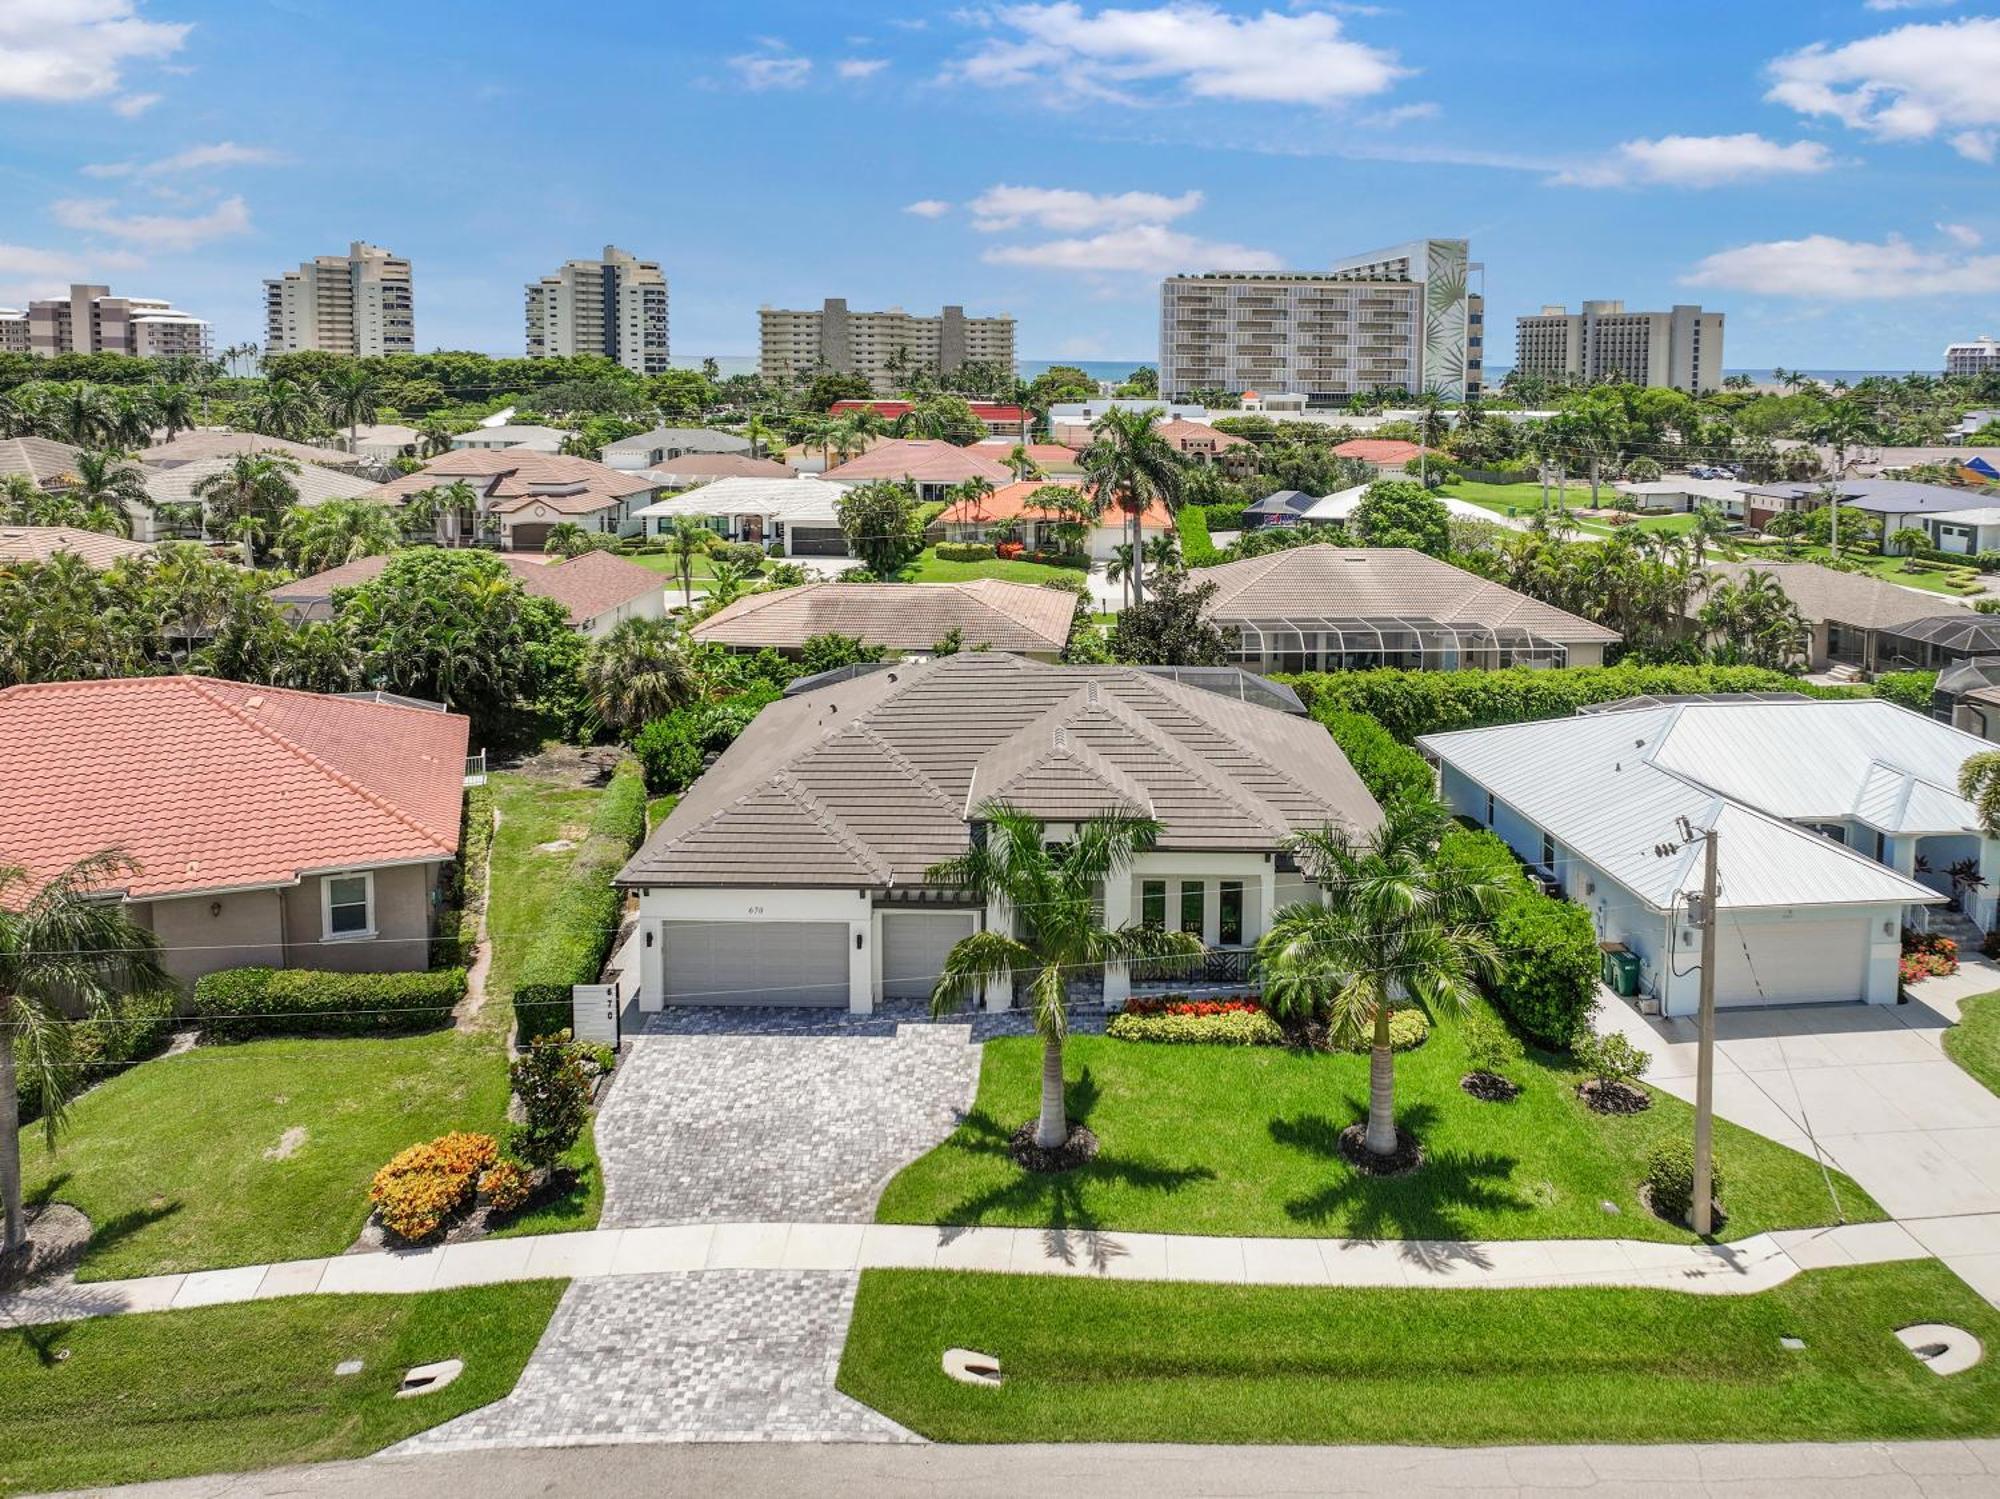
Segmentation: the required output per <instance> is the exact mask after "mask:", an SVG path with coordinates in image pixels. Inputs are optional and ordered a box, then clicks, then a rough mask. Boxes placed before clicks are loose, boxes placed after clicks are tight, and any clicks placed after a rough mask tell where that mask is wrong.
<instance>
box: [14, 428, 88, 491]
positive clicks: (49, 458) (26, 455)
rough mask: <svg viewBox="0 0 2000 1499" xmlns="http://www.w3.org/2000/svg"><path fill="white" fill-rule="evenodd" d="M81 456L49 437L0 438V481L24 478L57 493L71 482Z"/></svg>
mask: <svg viewBox="0 0 2000 1499" xmlns="http://www.w3.org/2000/svg"><path fill="white" fill-rule="evenodd" d="M82 452H83V449H82V448H79V447H74V446H72V445H71V444H69V443H66V442H56V441H55V440H54V439H52V438H48V437H0V479H5V478H7V477H8V476H9V475H11V474H26V475H27V476H28V477H29V478H30V479H33V480H34V481H35V485H36V487H37V488H40V489H60V488H62V487H63V486H64V485H65V484H66V483H68V482H69V481H71V480H72V479H74V477H75V475H76V460H77V457H78V456H79V455H80V454H81V453H82Z"/></svg>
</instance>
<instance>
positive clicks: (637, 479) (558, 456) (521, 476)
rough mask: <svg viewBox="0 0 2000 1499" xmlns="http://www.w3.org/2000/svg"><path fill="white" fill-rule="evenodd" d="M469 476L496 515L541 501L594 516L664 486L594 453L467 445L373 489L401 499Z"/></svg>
mask: <svg viewBox="0 0 2000 1499" xmlns="http://www.w3.org/2000/svg"><path fill="white" fill-rule="evenodd" d="M454 479H464V480H465V481H466V482H467V483H469V484H470V485H471V486H472V487H473V488H474V489H475V490H477V491H478V492H479V494H480V495H481V496H482V497H483V498H485V499H486V500H487V501H489V504H488V508H489V509H491V510H492V511H493V512H495V513H496V514H500V515H505V514H508V513H510V512H512V511H515V510H519V509H522V508H523V507H525V506H527V505H530V504H533V503H536V502H540V503H542V504H545V505H547V506H548V507H549V508H550V509H551V510H554V511H556V512H558V513H559V514H562V515H590V514H592V513H593V512H595V511H599V510H607V509H609V508H610V507H611V506H613V505H615V504H617V503H618V501H620V500H622V499H624V498H625V497H626V496H627V495H634V494H644V493H648V492H650V491H652V490H654V489H657V488H659V484H658V482H657V481H656V480H654V479H651V478H649V477H648V476H647V475H645V474H642V473H637V474H635V473H628V472H622V471H620V470H618V469H615V468H606V467H605V466H604V465H603V464H601V463H593V462H592V461H591V460H590V459H588V458H572V457H570V456H569V455H567V454H564V453H535V452H530V451H528V450H527V449H524V448H491V449H488V448H466V449H464V450H462V451H459V452H453V453H442V454H439V455H438V456H437V457H436V458H432V459H430V460H428V461H427V462H426V463H425V464H424V466H423V467H422V468H420V469H418V470H417V471H416V472H415V473H409V474H404V475H402V476H401V477H400V478H396V479H392V480H390V481H389V482H388V483H387V484H384V485H382V486H381V488H379V489H376V490H373V491H371V492H370V497H371V498H379V499H382V500H385V501H389V502H391V503H394V504H401V503H402V502H403V501H404V500H405V499H406V498H408V497H409V496H410V495H413V494H415V493H417V492H418V491H419V490H424V489H431V488H435V487H437V486H440V485H445V484H449V483H451V482H452V480H454Z"/></svg>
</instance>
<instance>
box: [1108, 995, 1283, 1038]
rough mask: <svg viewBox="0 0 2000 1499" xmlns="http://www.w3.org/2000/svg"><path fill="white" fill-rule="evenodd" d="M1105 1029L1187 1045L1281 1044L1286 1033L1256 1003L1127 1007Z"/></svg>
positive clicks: (1123, 1035)
mask: <svg viewBox="0 0 2000 1499" xmlns="http://www.w3.org/2000/svg"><path fill="white" fill-rule="evenodd" d="M1104 1033H1105V1034H1106V1035H1108V1036H1111V1037H1113V1038H1114V1039H1116V1040H1119V1041H1164V1042H1169V1043H1173V1044H1178V1045H1185V1046H1280V1045H1283V1044H1284V1040H1285V1033H1284V1032H1283V1031H1282V1030H1280V1029H1279V1028H1278V1022H1277V1021H1275V1020H1273V1019H1272V1018H1271V1017H1270V1016H1269V1015H1266V1014H1265V1013H1264V1012H1263V1011H1262V1010H1260V1009H1258V1008H1256V1007H1255V1006H1254V1005H1245V1006H1240V1007H1238V1008H1235V1009H1222V1008H1217V1009H1214V1010H1211V1011H1209V1012H1207V1013H1203V1014H1195V1013H1180V1012H1167V1013H1161V1012H1159V1011H1152V1012H1134V1011H1131V1010H1127V1011H1125V1012H1124V1013H1123V1014H1120V1015H1116V1016H1113V1017H1112V1020H1111V1024H1109V1025H1107V1026H1106V1027H1105V1028H1104Z"/></svg>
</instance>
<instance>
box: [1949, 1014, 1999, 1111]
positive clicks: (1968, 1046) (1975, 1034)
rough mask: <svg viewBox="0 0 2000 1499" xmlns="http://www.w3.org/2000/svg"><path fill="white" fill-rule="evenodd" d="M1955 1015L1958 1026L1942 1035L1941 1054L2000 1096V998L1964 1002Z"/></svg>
mask: <svg viewBox="0 0 2000 1499" xmlns="http://www.w3.org/2000/svg"><path fill="white" fill-rule="evenodd" d="M1958 1014H1959V1021H1958V1024H1957V1025H1955V1026H1953V1027H1952V1028H1951V1029H1950V1030H1948V1031H1946V1032H1945V1033H1944V1054H1945V1055H1946V1056H1948V1057H1950V1058H1951V1059H1952V1060H1953V1061H1954V1062H1956V1063H1958V1065H1959V1066H1961V1067H1963V1068H1964V1069H1965V1070H1966V1071H1967V1072H1969V1073H1971V1074H1972V1075H1973V1076H1974V1077H1976V1078H1978V1079H1979V1081H1980V1082H1982V1083H1984V1084H1986V1087H1987V1090H1988V1091H1989V1092H1992V1093H2000V994H1981V995H1978V996H1976V997H1975V998H1972V999H1968V1000H1965V1001H1964V1002H1962V1003H1961V1004H1960V1005H1959V1007H1958Z"/></svg>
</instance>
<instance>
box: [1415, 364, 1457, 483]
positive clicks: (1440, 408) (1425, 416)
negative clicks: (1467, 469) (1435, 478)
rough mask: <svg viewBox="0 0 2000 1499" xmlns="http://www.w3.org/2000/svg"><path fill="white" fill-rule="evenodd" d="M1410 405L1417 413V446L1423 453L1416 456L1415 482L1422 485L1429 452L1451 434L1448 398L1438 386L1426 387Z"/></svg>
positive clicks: (1426, 473) (1426, 472) (1426, 474)
mask: <svg viewBox="0 0 2000 1499" xmlns="http://www.w3.org/2000/svg"><path fill="white" fill-rule="evenodd" d="M1410 404H1411V405H1412V406H1413V407H1414V408H1415V409H1416V413H1417V446H1418V447H1419V448H1421V449H1422V450H1423V451H1421V452H1419V453H1418V454H1417V482H1418V483H1424V482H1425V481H1426V480H1427V479H1428V478H1429V477H1430V474H1429V470H1428V469H1427V468H1426V466H1425V465H1426V463H1427V461H1428V460H1429V458H1430V450H1431V449H1433V448H1438V447H1442V446H1444V440H1445V437H1446V436H1447V435H1448V434H1449V433H1450V432H1451V418H1450V417H1449V416H1448V415H1447V414H1446V413H1447V411H1448V410H1449V398H1448V397H1447V396H1446V395H1445V393H1444V388H1443V387H1442V386H1439V385H1426V386H1425V387H1424V388H1423V389H1422V390H1420V391H1418V392H1417V393H1416V394H1415V395H1414V396H1412V397H1411V398H1410Z"/></svg>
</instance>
